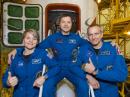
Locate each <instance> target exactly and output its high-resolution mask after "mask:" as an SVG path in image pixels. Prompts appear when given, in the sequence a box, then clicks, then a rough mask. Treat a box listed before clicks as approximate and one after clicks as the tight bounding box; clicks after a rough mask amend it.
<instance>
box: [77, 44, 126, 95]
mask: <svg viewBox="0 0 130 97" xmlns="http://www.w3.org/2000/svg"><path fill="white" fill-rule="evenodd" d="M88 58H91V60H92V62H93V64H94V65H95V67H96V69H97V70H98V73H97V74H96V75H95V76H94V77H95V78H96V79H97V80H98V81H99V84H100V88H99V89H95V97H119V94H118V87H117V83H118V82H123V81H125V80H126V78H127V75H128V70H127V65H126V63H125V60H124V58H123V56H122V55H120V54H119V53H118V52H117V50H116V48H115V47H113V46H112V45H111V44H110V42H103V45H102V47H101V48H100V49H99V52H98V54H96V52H95V50H94V48H93V47H92V46H83V47H81V48H80V49H79V56H78V62H79V63H78V64H79V65H80V64H84V63H88V62H89V61H88Z"/></svg>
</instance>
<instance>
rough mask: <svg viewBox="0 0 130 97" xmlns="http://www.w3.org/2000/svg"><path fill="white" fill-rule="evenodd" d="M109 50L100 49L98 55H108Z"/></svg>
mask: <svg viewBox="0 0 130 97" xmlns="http://www.w3.org/2000/svg"><path fill="white" fill-rule="evenodd" d="M110 54H111V52H110V51H102V52H100V55H110Z"/></svg>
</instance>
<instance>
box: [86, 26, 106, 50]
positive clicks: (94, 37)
mask: <svg viewBox="0 0 130 97" xmlns="http://www.w3.org/2000/svg"><path fill="white" fill-rule="evenodd" d="M87 34H88V39H89V42H90V43H91V44H92V45H93V47H95V48H100V47H101V45H102V37H103V32H102V31H101V28H100V27H99V26H92V27H89V28H88V32H87Z"/></svg>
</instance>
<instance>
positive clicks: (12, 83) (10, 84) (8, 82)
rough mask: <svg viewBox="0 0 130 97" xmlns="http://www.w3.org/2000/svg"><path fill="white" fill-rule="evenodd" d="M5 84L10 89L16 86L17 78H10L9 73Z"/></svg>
mask: <svg viewBox="0 0 130 97" xmlns="http://www.w3.org/2000/svg"><path fill="white" fill-rule="evenodd" d="M7 84H8V85H9V86H11V87H14V86H16V85H17V84H18V78H17V77H16V76H12V74H11V72H8V80H7Z"/></svg>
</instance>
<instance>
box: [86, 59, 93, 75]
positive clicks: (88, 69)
mask: <svg viewBox="0 0 130 97" xmlns="http://www.w3.org/2000/svg"><path fill="white" fill-rule="evenodd" d="M94 70H95V66H94V65H93V63H92V60H91V58H89V63H86V64H85V66H84V71H86V72H87V73H90V74H91V73H93V72H94Z"/></svg>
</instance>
